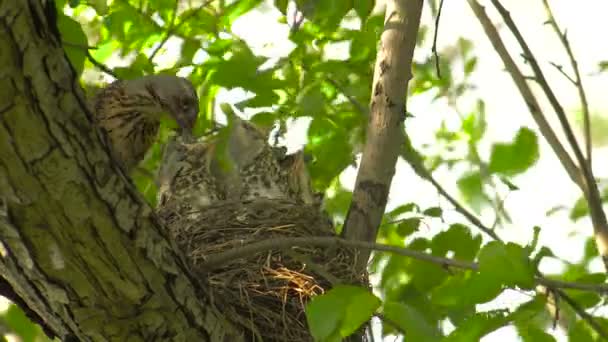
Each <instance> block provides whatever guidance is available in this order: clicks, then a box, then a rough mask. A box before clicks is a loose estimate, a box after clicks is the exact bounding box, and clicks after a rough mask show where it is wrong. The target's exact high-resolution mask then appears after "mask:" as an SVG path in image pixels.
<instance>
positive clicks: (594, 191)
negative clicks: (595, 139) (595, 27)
mask: <svg viewBox="0 0 608 342" xmlns="http://www.w3.org/2000/svg"><path fill="white" fill-rule="evenodd" d="M492 4H494V7H496V9H497V10H498V12H499V13H500V15H501V17H502V18H503V20H504V21H505V24H507V27H508V28H509V30H510V31H511V33H513V35H514V36H515V39H516V40H517V42H518V43H519V46H520V47H521V48H522V50H523V52H524V54H525V55H526V57H527V60H528V62H529V64H530V67H531V68H532V71H533V72H534V76H535V77H536V81H537V83H538V84H539V85H540V87H541V88H542V90H543V92H544V93H545V95H546V96H547V98H548V100H549V103H550V104H551V106H552V107H553V110H554V111H555V113H556V114H557V118H558V119H559V122H560V124H561V126H562V129H563V130H564V133H565V134H566V139H567V140H568V143H569V145H570V147H571V148H572V150H573V151H574V156H575V157H576V160H577V161H578V164H579V167H580V168H581V170H582V174H583V183H582V187H581V190H582V191H583V194H584V195H585V198H586V200H587V203H588V205H589V214H590V216H591V222H592V223H593V230H594V232H595V242H596V245H597V249H598V251H599V254H600V255H601V257H602V261H603V262H604V267H605V268H606V269H607V270H608V220H607V219H606V213H605V212H604V209H603V207H602V200H601V196H600V193H599V190H598V188H597V184H596V183H595V177H594V176H593V170H592V169H591V168H590V167H589V164H588V163H587V161H586V160H585V156H584V155H583V152H582V151H581V148H580V146H579V144H578V142H577V141H576V137H575V136H574V132H573V131H572V127H571V126H570V123H569V122H568V117H567V116H566V113H565V111H564V108H563V107H562V105H561V104H560V103H559V100H558V99H557V97H556V96H555V94H554V93H553V90H552V89H551V87H550V86H549V83H548V82H547V80H546V79H545V76H544V74H543V72H542V70H541V69H540V66H539V65H538V62H537V61H536V58H534V55H533V54H532V51H531V50H530V48H529V47H528V44H527V43H526V41H525V39H524V37H523V35H522V34H521V32H519V29H518V28H517V26H516V25H515V23H514V22H513V19H511V15H510V14H509V12H508V11H507V10H506V9H505V8H504V7H503V6H502V4H501V3H500V2H499V1H498V0H492Z"/></svg>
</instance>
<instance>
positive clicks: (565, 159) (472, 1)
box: [468, 0, 606, 336]
mask: <svg viewBox="0 0 608 342" xmlns="http://www.w3.org/2000/svg"><path fill="white" fill-rule="evenodd" d="M468 3H469V5H470V6H471V9H472V10H473V12H474V13H475V16H476V17H477V19H478V20H479V21H480V23H481V25H482V27H483V29H484V31H485V32H486V35H487V36H488V39H489V40H490V42H491V43H492V45H493V46H494V49H495V50H496V52H497V53H498V55H499V56H500V57H501V59H502V60H503V63H504V64H505V67H506V69H507V71H508V72H509V74H510V75H511V77H512V78H513V81H514V82H515V84H516V86H517V87H518V89H519V91H520V93H521V95H522V97H523V98H524V100H525V101H526V104H527V105H528V108H529V109H530V112H531V114H532V117H533V118H534V120H535V121H536V123H537V125H538V126H539V129H540V131H541V133H542V134H543V136H544V137H545V139H547V141H548V142H549V145H550V146H551V147H552V148H553V150H554V152H555V154H556V155H557V157H558V158H559V160H560V162H561V163H562V165H563V166H564V168H565V169H566V171H567V172H568V175H569V176H570V178H571V179H572V180H573V181H574V183H575V184H577V185H578V186H579V187H580V188H581V189H583V191H584V192H586V191H585V189H586V185H587V184H586V183H585V181H586V180H585V179H584V178H583V177H581V174H580V170H579V168H578V167H577V166H576V165H575V164H574V161H573V160H572V159H571V158H570V156H569V155H568V153H567V152H566V151H565V149H564V147H563V146H562V145H561V143H560V142H559V140H558V139H557V137H556V136H555V133H554V132H553V130H552V129H551V127H550V126H549V125H548V123H547V121H546V119H545V117H544V115H543V113H542V112H541V110H540V107H539V105H538V102H537V101H536V98H535V97H534V96H533V94H532V92H531V90H530V88H529V86H528V85H527V83H526V80H525V78H524V77H523V75H522V73H521V71H520V70H519V69H518V68H517V65H516V64H515V62H514V61H513V59H512V58H511V56H510V55H509V53H508V51H507V49H506V48H505V45H504V43H503V42H502V39H501V38H500V36H499V35H498V32H497V31H496V28H495V27H494V24H492V22H491V20H490V18H489V17H488V16H487V14H486V13H485V9H484V7H483V6H481V5H480V4H479V3H478V2H477V1H476V0H468ZM583 166H585V164H583V165H582V166H581V167H583ZM594 228H595V225H594ZM596 241H597V239H596ZM600 242H601V240H600ZM598 249H600V246H598ZM600 250H601V249H600ZM555 293H556V294H558V295H559V296H560V297H561V298H562V299H564V301H565V302H566V303H568V304H569V305H570V307H572V309H573V310H574V311H575V312H576V313H577V314H578V315H579V317H581V318H582V319H584V320H586V321H587V322H588V323H589V325H590V326H592V327H593V328H594V329H595V330H596V332H597V333H598V334H600V335H602V336H606V332H605V331H604V330H603V328H602V327H601V326H600V325H599V324H598V323H597V322H595V320H594V318H593V317H592V316H591V315H589V314H588V313H587V312H586V311H585V310H584V308H582V307H580V305H578V303H576V301H574V300H573V299H572V298H570V297H569V296H568V295H567V294H566V293H565V292H563V291H561V290H558V289H555Z"/></svg>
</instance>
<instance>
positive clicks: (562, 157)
mask: <svg viewBox="0 0 608 342" xmlns="http://www.w3.org/2000/svg"><path fill="white" fill-rule="evenodd" d="M468 2H469V5H470V7H471V9H472V10H473V12H474V13H475V16H476V17H477V19H478V20H479V22H480V23H481V26H482V27H483V29H484V31H485V33H486V35H487V36H488V39H489V40H490V43H492V46H493V47H494V50H496V52H497V53H498V55H499V56H500V58H501V59H502V61H503V63H504V65H505V68H506V70H507V72H508V73H509V74H510V75H511V78H512V79H513V82H514V83H515V86H516V87H517V89H518V90H519V92H520V94H521V96H522V98H523V99H524V101H525V102H526V105H527V106H528V109H529V110H530V114H531V115H532V118H533V119H534V121H535V122H536V124H537V125H538V128H539V130H540V132H541V134H542V135H543V137H545V139H547V142H548V143H549V146H551V148H552V149H553V152H554V153H555V155H556V156H557V158H558V159H559V161H560V162H561V164H562V166H563V167H564V169H565V170H566V172H567V173H568V176H570V179H572V181H573V182H574V183H576V184H578V185H579V186H581V187H582V185H583V180H582V177H581V173H580V170H579V169H578V167H577V166H576V164H575V163H574V161H573V160H572V158H571V157H570V155H569V154H568V152H567V151H566V149H565V148H564V146H563V145H562V143H561V142H560V141H559V139H558V138H557V135H555V132H554V131H553V129H552V128H551V126H550V125H549V122H548V121H547V119H546V118H545V115H544V114H543V112H542V110H541V107H540V105H539V104H538V101H537V100H536V97H535V96H534V94H533V93H532V90H531V89H530V86H529V85H528V84H527V82H526V77H524V75H523V74H522V72H521V70H519V68H518V67H517V64H515V61H514V60H513V58H512V57H511V55H510V54H509V51H508V50H507V48H506V47H505V44H504V43H503V41H502V38H501V37H500V35H499V34H498V31H497V30H496V28H495V27H494V24H493V23H492V21H491V20H490V18H489V17H488V15H487V14H486V12H485V9H484V7H483V6H481V5H480V4H479V3H478V2H477V1H476V0H468Z"/></svg>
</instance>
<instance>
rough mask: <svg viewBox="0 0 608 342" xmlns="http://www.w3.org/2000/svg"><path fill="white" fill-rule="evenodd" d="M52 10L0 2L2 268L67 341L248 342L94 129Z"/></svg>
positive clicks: (31, 0)
mask: <svg viewBox="0 0 608 342" xmlns="http://www.w3.org/2000/svg"><path fill="white" fill-rule="evenodd" d="M55 17H56V14H55V5H54V3H53V2H52V1H46V2H45V4H44V5H43V4H42V2H40V1H38V0H3V1H2V2H1V3H0V61H1V63H2V69H1V71H0V89H2V92H3V96H2V97H0V202H4V203H0V204H3V206H5V208H4V209H3V212H4V214H2V213H0V216H4V217H0V239H1V241H2V247H3V250H2V256H3V257H2V258H1V259H0V272H1V273H2V276H3V278H4V280H5V281H6V282H7V283H8V284H10V286H11V287H12V289H14V291H15V292H16V293H17V294H18V295H19V296H20V297H21V299H22V300H23V301H24V302H25V303H26V304H27V306H28V307H29V308H30V309H32V310H34V311H35V312H36V313H37V314H38V315H39V316H40V317H41V318H42V319H43V320H44V323H45V325H46V327H47V328H48V329H50V330H51V331H53V332H54V333H55V334H56V335H58V336H59V337H60V338H61V339H63V340H67V339H70V337H72V339H73V338H76V339H78V340H82V341H87V340H117V341H126V340H129V341H154V340H163V341H167V340H172V341H205V340H214V341H217V340H229V341H239V340H242V339H243V337H242V336H243V335H242V332H241V331H239V330H238V329H236V328H235V327H234V326H233V325H231V324H230V323H228V322H227V321H226V320H225V319H224V318H223V316H222V314H221V313H219V312H218V310H217V309H216V308H214V307H213V305H212V304H210V303H209V302H208V300H207V296H206V295H205V288H204V287H203V286H202V285H201V284H200V282H199V281H198V280H197V279H195V278H194V277H193V276H192V275H191V274H190V273H189V271H188V268H187V267H186V263H185V262H184V258H183V256H181V255H180V254H179V253H178V252H176V251H178V249H176V248H174V244H173V242H171V240H170V239H169V237H168V234H167V232H166V231H164V230H163V228H162V226H161V225H160V224H159V223H158V221H157V219H156V217H155V214H154V212H153V211H152V210H151V208H149V207H148V205H147V204H145V202H144V201H143V199H142V197H141V196H140V195H139V193H138V192H137V191H136V189H135V188H134V187H133V185H132V183H130V181H129V180H128V178H127V177H125V176H124V175H123V174H121V172H120V171H119V168H118V167H117V165H115V164H114V162H113V161H112V160H111V159H110V157H109V154H108V148H107V145H106V144H105V143H104V142H103V141H102V140H103V139H101V138H100V135H99V134H98V133H97V130H96V129H94V128H93V126H92V120H91V115H90V113H88V109H87V108H86V101H85V99H84V96H83V93H82V90H81V88H80V86H79V85H78V79H77V76H76V74H75V72H74V70H73V69H72V68H71V66H70V64H69V62H68V61H67V59H66V57H65V55H64V51H63V49H62V46H61V43H60V37H59V33H58V31H57V29H56V23H55Z"/></svg>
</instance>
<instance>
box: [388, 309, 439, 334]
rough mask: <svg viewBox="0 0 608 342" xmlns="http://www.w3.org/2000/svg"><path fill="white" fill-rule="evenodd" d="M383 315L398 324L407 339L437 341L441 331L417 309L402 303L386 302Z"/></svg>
mask: <svg viewBox="0 0 608 342" xmlns="http://www.w3.org/2000/svg"><path fill="white" fill-rule="evenodd" d="M382 312H383V314H384V316H385V317H386V318H387V319H389V320H390V321H391V322H392V323H395V324H397V325H398V326H399V328H400V329H401V330H402V332H403V333H405V336H407V340H408V341H425V342H432V341H439V339H440V338H441V333H440V332H439V330H438V329H437V328H436V327H434V326H432V325H430V324H429V322H428V321H427V320H426V319H425V318H424V316H423V315H422V314H420V312H418V310H416V309H415V308H413V307H412V306H409V305H407V304H403V303H397V302H386V303H385V304H384V309H383V311H382Z"/></svg>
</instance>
